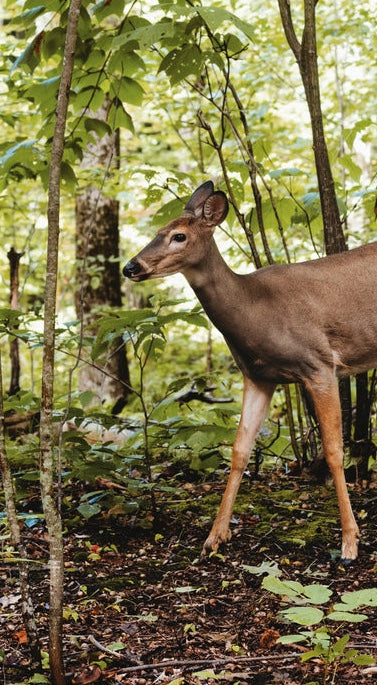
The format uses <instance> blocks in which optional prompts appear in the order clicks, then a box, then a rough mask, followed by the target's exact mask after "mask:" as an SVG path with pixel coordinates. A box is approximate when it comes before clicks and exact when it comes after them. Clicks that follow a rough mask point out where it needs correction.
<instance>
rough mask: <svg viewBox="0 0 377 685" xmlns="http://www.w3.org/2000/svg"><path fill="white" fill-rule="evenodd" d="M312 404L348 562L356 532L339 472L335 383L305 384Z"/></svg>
mask: <svg viewBox="0 0 377 685" xmlns="http://www.w3.org/2000/svg"><path fill="white" fill-rule="evenodd" d="M306 387H307V389H308V390H309V392H310V394H311V396H312V398H313V403H314V408H315V412H316V415H317V419H318V422H319V426H320V430H321V439H322V447H323V453H324V456H325V459H326V462H327V465H328V467H329V469H330V471H331V474H332V477H333V479H334V484H335V488H336V492H337V496H338V504H339V510H340V522H341V526H342V560H343V561H344V562H346V563H347V562H348V563H349V562H350V561H352V560H353V559H356V558H357V553H358V541H359V535H360V533H359V528H358V525H357V523H356V521H355V517H354V514H353V511H352V507H351V502H350V498H349V494H348V490H347V484H346V479H345V475H344V468H343V438H342V416H341V406H340V399H339V390H338V383H337V380H336V378H335V375H333V374H331V376H330V374H329V377H328V378H326V380H325V381H324V380H323V379H321V381H310V382H308V383H307V384H306Z"/></svg>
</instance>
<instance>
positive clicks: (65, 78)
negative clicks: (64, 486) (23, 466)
mask: <svg viewBox="0 0 377 685" xmlns="http://www.w3.org/2000/svg"><path fill="white" fill-rule="evenodd" d="M80 7H81V0H71V4H70V7H69V12H68V21H67V32H66V40H65V47H64V56H63V66H62V74H61V79H60V87H59V94H58V100H57V106H56V117H55V126H54V135H53V140H52V149H51V159H50V170H49V186H48V208H47V218H48V237H47V266H46V285H45V305H44V344H43V362H42V395H41V425H40V460H41V473H40V479H41V493H42V503H43V510H44V514H45V518H46V524H47V528H48V534H49V541H50V543H49V544H50V614H49V654H50V670H51V681H52V683H53V684H54V685H64V683H65V676H64V665H63V652H62V628H63V625H62V624H63V617H62V609H63V533H62V522H61V516H60V511H59V510H58V507H57V503H56V499H55V493H54V460H53V442H54V441H53V430H52V428H53V426H52V409H53V393H54V358H55V355H54V345H55V315H56V287H57V275H58V252H59V229H60V226H59V220H60V182H61V162H62V158H63V150H64V134H65V127H66V120H67V111H68V100H69V92H70V85H71V81H72V72H73V64H74V55H75V47H76V38H77V26H78V20H79V14H80Z"/></svg>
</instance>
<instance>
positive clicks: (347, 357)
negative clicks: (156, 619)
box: [123, 181, 377, 562]
mask: <svg viewBox="0 0 377 685" xmlns="http://www.w3.org/2000/svg"><path fill="white" fill-rule="evenodd" d="M227 213H228V202H227V198H226V196H225V194H224V193H223V192H221V191H216V192H215V191H214V186H213V183H212V181H207V182H206V183H203V185H201V186H200V187H199V188H198V189H197V190H196V191H195V192H194V194H193V195H192V197H191V198H190V200H189V201H188V203H187V205H186V206H185V208H184V211H183V213H182V215H181V216H180V217H179V218H178V219H174V220H173V221H171V222H170V223H169V224H168V225H167V226H165V227H164V228H161V229H160V230H159V231H158V232H157V235H156V236H155V238H154V239H153V240H152V241H151V242H150V243H149V244H148V245H147V246H146V247H145V248H144V249H143V250H141V252H139V254H138V255H137V256H136V257H134V258H133V259H131V260H130V261H129V262H128V263H127V264H126V266H125V267H124V269H123V273H124V275H125V276H127V277H128V278H131V279H132V280H133V281H143V280H145V279H148V278H159V277H164V276H168V275H170V274H174V273H177V272H181V273H182V274H183V275H184V276H185V277H186V279H187V281H188V283H189V284H190V286H191V287H192V289H193V290H194V292H195V294H196V295H197V297H198V299H199V300H200V302H201V304H202V305H203V308H204V309H205V311H206V312H207V314H208V316H209V318H210V319H211V321H212V322H213V323H214V325H215V326H216V327H217V328H218V329H219V331H221V333H222V334H223V336H224V338H225V340H226V342H227V344H228V346H229V349H230V351H231V353H232V354H233V356H234V359H235V361H236V363H237V365H238V366H239V368H240V370H241V371H242V374H243V377H244V390H243V402H242V411H241V418H240V423H239V427H238V430H237V434H236V438H235V442H234V446H233V454H232V465H231V471H230V475H229V480H228V483H227V486H226V489H225V492H224V495H223V498H222V501H221V505H220V509H219V511H218V514H217V516H216V519H215V522H214V524H213V526H212V530H211V532H210V534H209V536H208V538H207V540H206V542H205V543H204V548H203V552H204V553H205V551H207V550H208V551H209V550H213V551H217V549H218V547H219V544H220V543H222V542H226V541H227V540H229V538H230V536H231V533H230V530H229V523H230V519H231V515H232V510H233V506H234V501H235V498H236V495H237V492H238V489H239V485H240V482H241V478H242V475H243V472H244V470H245V468H246V466H247V463H248V460H249V458H250V453H251V450H252V447H253V444H254V441H255V438H256V436H257V435H258V432H259V430H260V428H261V425H262V423H263V420H264V418H265V416H266V414H267V411H268V407H269V404H270V401H271V397H272V394H273V392H274V389H275V386H276V384H277V383H297V382H299V383H302V385H303V386H304V387H305V388H306V390H307V391H308V392H309V393H310V395H311V397H312V400H313V403H314V408H315V412H316V415H317V419H318V422H319V426H320V430H321V438H322V445H323V452H324V455H325V458H326V461H327V464H328V466H329V468H330V471H331V473H332V476H333V479H334V483H335V487H336V491H337V495H338V502H339V509H340V520H341V526H342V559H343V560H344V561H346V562H347V561H348V562H349V561H351V560H353V559H356V557H357V552H358V538H359V529H358V526H357V524H356V521H355V518H354V515H353V512H352V508H351V503H350V499H349V495H348V491H347V485H346V480H345V476H344V470H343V445H342V430H341V409H340V400H339V393H338V385H337V376H348V375H350V374H354V373H357V372H360V371H363V370H367V369H371V368H374V367H375V366H376V365H377V302H376V286H377V243H372V244H370V245H366V246H363V247H359V248H356V249H354V250H351V251H349V252H344V253H342V254H336V255H331V256H329V257H324V258H322V259H317V260H314V261H310V262H303V263H297V264H287V265H286V264H284V265H281V264H279V265H272V266H267V267H265V268H262V269H259V270H257V271H255V272H253V273H250V274H247V275H239V274H236V273H234V272H233V271H232V270H231V269H230V268H229V267H228V266H227V264H226V263H225V261H224V260H223V258H222V256H221V254H220V252H219V250H218V248H217V245H216V243H215V241H214V238H213V232H214V229H215V226H217V225H218V224H220V223H221V222H222V221H223V220H224V219H225V217H226V215H227Z"/></svg>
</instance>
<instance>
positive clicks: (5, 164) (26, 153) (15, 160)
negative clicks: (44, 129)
mask: <svg viewBox="0 0 377 685" xmlns="http://www.w3.org/2000/svg"><path fill="white" fill-rule="evenodd" d="M36 142H37V140H36V139H35V140H24V141H21V142H20V143H16V144H15V145H12V147H10V148H9V149H8V150H7V151H6V153H5V155H3V156H2V157H1V159H0V165H1V167H2V169H3V171H9V169H11V168H12V167H13V166H15V165H16V164H24V165H28V164H31V162H32V159H33V155H34V151H35V147H34V145H35V143H36Z"/></svg>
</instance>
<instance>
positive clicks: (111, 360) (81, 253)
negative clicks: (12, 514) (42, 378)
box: [75, 101, 131, 414]
mask: <svg viewBox="0 0 377 685" xmlns="http://www.w3.org/2000/svg"><path fill="white" fill-rule="evenodd" d="M109 105H110V101H107V102H106V103H105V106H103V108H102V109H101V110H100V111H99V112H96V117H97V118H101V119H103V120H104V121H106V118H107V114H108V109H109ZM118 160H119V134H118V132H115V133H112V134H111V135H110V134H105V135H104V136H103V137H102V138H99V137H98V136H96V140H95V142H93V143H91V144H90V145H89V146H88V148H87V151H86V153H85V155H84V158H83V163H82V164H83V166H84V167H85V168H86V169H90V168H92V167H93V168H96V169H98V168H99V167H100V168H101V169H102V170H103V173H102V177H103V179H106V177H107V175H108V174H109V170H110V169H111V167H113V168H114V167H115V166H116V165H117V164H118ZM76 258H77V264H78V267H77V272H76V297H75V300H76V311H77V316H78V318H80V319H82V321H83V327H84V329H88V327H89V326H90V327H91V328H90V331H89V333H90V334H93V335H94V334H95V322H96V320H97V318H98V317H99V315H100V314H101V312H103V310H104V309H106V307H121V305H122V300H121V279H120V266H119V203H118V202H117V201H116V200H115V199H114V198H112V197H108V196H106V195H105V194H104V192H103V189H102V187H101V188H99V187H97V186H95V185H88V186H87V187H86V188H85V190H84V192H83V193H82V194H81V195H79V196H78V197H77V198H76ZM96 366H102V367H103V369H104V371H103V372H102V371H100V370H99V369H98V368H94V367H93V366H91V365H89V364H88V365H85V366H83V367H82V368H81V369H80V377H79V387H80V390H81V391H86V390H91V391H92V392H93V394H94V402H95V403H97V404H98V403H101V402H103V400H105V399H107V400H110V401H111V402H112V403H113V408H112V413H113V414H117V413H118V412H120V411H121V410H122V409H123V407H124V405H125V404H126V402H127V398H128V396H129V394H130V392H131V387H130V377H129V371H128V364H127V358H126V351H125V345H124V343H123V341H122V339H121V338H118V339H117V340H114V341H113V342H112V345H111V347H109V349H108V352H107V355H106V359H102V360H96Z"/></svg>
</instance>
